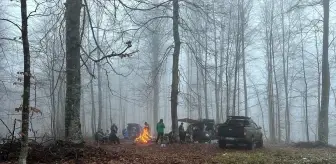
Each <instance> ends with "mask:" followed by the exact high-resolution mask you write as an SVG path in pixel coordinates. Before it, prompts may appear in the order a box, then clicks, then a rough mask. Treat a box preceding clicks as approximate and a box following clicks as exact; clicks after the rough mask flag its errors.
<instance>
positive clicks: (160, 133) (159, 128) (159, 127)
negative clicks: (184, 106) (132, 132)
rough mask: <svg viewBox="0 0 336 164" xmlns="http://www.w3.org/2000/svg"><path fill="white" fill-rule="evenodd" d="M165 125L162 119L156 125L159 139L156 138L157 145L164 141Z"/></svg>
mask: <svg viewBox="0 0 336 164" xmlns="http://www.w3.org/2000/svg"><path fill="white" fill-rule="evenodd" d="M165 128H166V127H165V124H164V123H163V119H160V122H158V123H157V124H156V132H157V138H156V141H155V142H156V143H158V142H159V140H161V142H162V140H163V134H164V129H165Z"/></svg>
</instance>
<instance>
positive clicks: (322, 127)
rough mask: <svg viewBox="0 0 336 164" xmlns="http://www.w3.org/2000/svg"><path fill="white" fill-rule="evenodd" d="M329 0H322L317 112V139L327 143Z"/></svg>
mask: <svg viewBox="0 0 336 164" xmlns="http://www.w3.org/2000/svg"><path fill="white" fill-rule="evenodd" d="M329 3H330V2H329V0H323V12H324V17H323V55H322V97H321V111H320V112H319V129H318V130H319V131H318V139H319V141H320V142H322V143H324V144H328V139H329V125H328V123H329V117H328V114H329V92H330V72H329V59H328V49H329V40H328V39H329V5H330V4H329Z"/></svg>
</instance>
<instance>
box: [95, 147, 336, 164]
mask: <svg viewBox="0 0 336 164" xmlns="http://www.w3.org/2000/svg"><path fill="white" fill-rule="evenodd" d="M302 147H311V145H309V144H308V145H307V144H296V145H295V146H285V145H270V144H267V145H265V147H264V148H262V149H256V150H254V151H250V150H246V149H245V148H243V147H238V148H237V147H229V148H227V149H225V150H224V149H220V148H219V147H218V145H217V144H197V143H196V144H173V145H167V146H166V147H160V145H157V144H148V145H133V144H131V143H123V144H121V145H101V148H103V149H104V150H106V151H107V152H118V153H120V154H123V155H125V156H122V157H121V158H119V159H117V160H109V159H107V161H106V162H104V163H111V164H121V163H135V164H140V163H141V164H151V163H153V164H168V163H169V164H207V163H208V164H210V163H214V164H215V163H216V164H217V163H220V164H293V163H296V164H301V163H302V164H303V163H304V164H307V163H312V164H317V163H321V164H322V163H330V164H336V148H332V147H327V148H326V147H325V148H302Z"/></svg>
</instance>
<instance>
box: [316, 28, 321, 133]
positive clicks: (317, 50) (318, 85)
mask: <svg viewBox="0 0 336 164" xmlns="http://www.w3.org/2000/svg"><path fill="white" fill-rule="evenodd" d="M316 33H317V31H315V49H316V63H317V74H318V79H317V106H318V107H317V110H318V111H317V113H318V114H319V113H320V111H321V66H320V58H319V56H320V53H319V48H318V44H317V41H318V40H317V34H316ZM319 122H320V121H319V117H317V125H319ZM316 131H317V133H316V134H318V126H317V128H316ZM317 138H318V135H316V136H315V140H317Z"/></svg>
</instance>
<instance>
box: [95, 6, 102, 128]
mask: <svg viewBox="0 0 336 164" xmlns="http://www.w3.org/2000/svg"><path fill="white" fill-rule="evenodd" d="M97 8H98V9H97V12H96V21H97V29H96V30H97V31H96V33H97V35H96V36H97V42H98V44H99V42H100V36H99V35H100V34H99V32H100V30H99V29H100V24H101V20H102V14H101V11H100V9H99V6H97ZM97 56H98V59H100V51H99V50H98V51H97ZM96 64H97V72H98V130H100V129H102V121H103V96H102V95H103V93H102V86H101V85H102V84H101V83H102V76H101V64H100V63H99V62H98V63H96Z"/></svg>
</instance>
